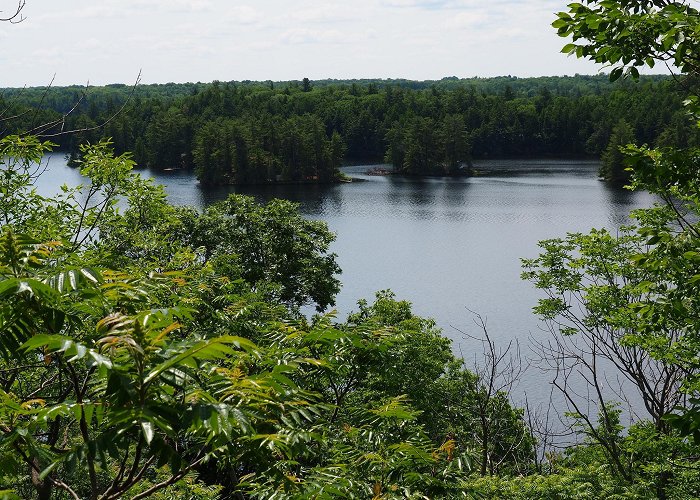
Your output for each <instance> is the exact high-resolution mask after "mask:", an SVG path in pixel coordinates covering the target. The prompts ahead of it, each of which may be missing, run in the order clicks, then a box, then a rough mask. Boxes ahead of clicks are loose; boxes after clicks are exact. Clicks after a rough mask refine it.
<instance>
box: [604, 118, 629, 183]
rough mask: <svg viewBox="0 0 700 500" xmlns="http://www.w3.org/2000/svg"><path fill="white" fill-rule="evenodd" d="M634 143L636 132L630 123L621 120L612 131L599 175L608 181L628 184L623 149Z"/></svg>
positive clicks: (627, 172)
mask: <svg viewBox="0 0 700 500" xmlns="http://www.w3.org/2000/svg"><path fill="white" fill-rule="evenodd" d="M633 142H634V131H633V130H632V127H631V126H630V124H629V123H627V122H626V121H625V120H620V121H619V122H617V125H615V127H614V128H613V130H612V134H611V135H610V141H609V142H608V146H607V147H606V148H605V151H603V154H602V155H601V157H600V159H601V163H602V164H601V166H600V171H599V173H598V175H600V177H602V178H603V179H605V180H607V181H613V182H616V183H628V182H629V180H630V175H629V171H627V170H626V166H625V164H624V159H625V156H624V154H623V152H622V148H623V147H624V146H627V145H628V144H631V143H633Z"/></svg>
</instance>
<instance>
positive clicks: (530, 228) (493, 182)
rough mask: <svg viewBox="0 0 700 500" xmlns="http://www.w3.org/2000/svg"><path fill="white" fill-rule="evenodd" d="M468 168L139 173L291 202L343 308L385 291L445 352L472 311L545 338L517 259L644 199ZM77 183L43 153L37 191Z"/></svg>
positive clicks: (500, 334) (548, 176)
mask: <svg viewBox="0 0 700 500" xmlns="http://www.w3.org/2000/svg"><path fill="white" fill-rule="evenodd" d="M475 167H476V168H477V169H478V170H479V171H480V172H481V175H480V176H478V177H473V178H470V179H442V178H435V179H424V180H418V179H408V178H401V177H394V176H391V177H372V176H367V175H364V172H365V171H366V170H367V169H368V168H369V167H368V166H353V167H346V168H345V172H346V173H347V174H349V175H351V176H353V177H355V178H357V179H358V180H360V182H353V183H351V184H340V185H334V186H276V187H268V188H245V189H244V188H228V189H219V190H207V191H205V190H203V189H201V188H200V187H199V186H198V184H197V182H196V180H195V179H194V178H193V177H192V176H191V174H189V173H184V172H172V173H150V172H148V171H145V172H144V175H150V176H152V177H154V178H155V179H156V180H157V182H159V183H162V184H164V185H165V186H166V191H167V193H168V195H169V198H170V200H171V202H172V203H175V204H181V205H185V204H186V205H194V206H198V207H202V206H204V205H206V204H208V203H212V202H214V201H216V200H220V199H222V198H225V197H226V196H227V195H228V193H232V192H240V193H244V194H250V195H254V196H255V197H256V198H258V199H259V200H261V201H264V200H268V199H271V198H274V197H279V198H287V199H290V200H293V201H296V202H299V204H300V207H301V211H302V213H303V214H304V215H305V216H306V217H309V218H313V219H321V220H324V221H326V222H327V223H328V225H329V227H330V228H331V230H332V231H334V232H335V233H336V234H337V240H336V242H335V244H334V245H333V251H334V252H336V253H337V254H338V262H339V264H340V266H341V268H342V269H343V274H342V275H341V281H342V282H343V289H342V291H341V293H340V295H339V296H338V300H337V309H338V311H339V314H340V316H341V317H344V316H345V315H346V314H347V313H348V312H349V311H351V310H353V309H354V308H355V303H356V301H357V299H360V298H367V299H371V298H372V297H373V295H374V292H375V291H377V290H381V289H386V288H390V289H392V290H393V291H394V292H395V293H396V295H397V296H398V297H399V298H401V299H406V300H409V301H411V302H412V303H413V304H414V311H415V312H416V313H417V314H420V315H423V316H429V317H433V318H435V319H436V321H437V323H438V325H439V326H440V327H442V329H443V331H444V333H445V335H447V336H448V337H450V338H452V339H453V341H454V347H455V352H457V353H460V352H461V353H463V354H464V355H465V356H471V355H472V354H473V353H474V352H475V351H476V350H477V349H480V346H479V345H476V343H475V342H474V341H470V340H468V339H465V338H464V336H463V335H462V334H461V333H460V331H465V332H468V333H470V334H473V335H476V334H478V329H477V328H476V326H475V325H474V322H473V319H474V316H473V314H472V313H471V312H470V310H471V311H475V312H477V313H479V314H481V315H482V316H483V317H485V318H487V322H488V328H489V331H490V334H491V335H492V337H493V338H494V339H495V340H496V341H497V342H501V343H505V342H508V341H509V340H510V339H513V338H518V339H523V343H526V339H527V337H528V336H529V335H530V334H532V335H534V336H538V335H544V333H540V325H539V323H538V321H537V318H535V317H534V316H533V315H532V313H531V308H532V307H533V306H534V305H535V303H536V300H537V297H538V294H537V292H536V291H535V290H534V288H533V287H532V286H531V285H530V284H529V283H527V282H523V281H521V280H520V277H519V276H520V272H521V268H520V258H523V257H525V258H530V257H535V256H536V255H537V254H538V248H537V242H538V241H539V240H542V239H546V238H554V237H559V236H563V235H565V234H566V233H567V232H576V231H587V230H589V229H590V228H592V227H607V228H610V229H613V230H614V229H616V228H618V227H619V226H620V225H622V224H625V223H627V222H629V219H628V213H629V211H630V210H631V209H634V208H638V207H645V206H650V205H651V204H652V203H653V201H654V200H653V198H652V197H651V196H650V195H648V194H646V193H631V192H629V191H625V190H621V189H615V188H612V187H610V186H608V185H606V184H605V183H603V182H600V181H598V180H597V177H596V172H597V169H598V164H597V163H596V162H587V161H570V160H565V161H564V160H542V161H532V160H527V161H515V160H507V161H495V160H492V161H482V162H477V163H476V165H475ZM79 182H81V179H80V175H79V174H78V173H77V171H76V170H73V169H70V168H68V167H66V166H65V161H64V160H63V159H62V157H61V156H60V155H53V156H52V157H51V162H50V166H49V169H48V171H47V173H46V175H45V176H44V177H43V178H42V179H41V181H40V184H39V186H38V189H39V191H40V192H43V193H46V194H49V193H51V192H53V191H55V190H56V189H57V188H58V186H59V185H61V184H63V183H67V184H69V185H70V184H77V183H79ZM536 378H537V377H534V376H531V377H526V378H525V379H524V380H523V384H522V387H521V390H523V391H526V392H529V393H533V392H538V391H539V392H542V390H543V389H542V387H538V385H541V383H542V382H541V381H539V380H536ZM546 391H547V393H548V391H549V389H546Z"/></svg>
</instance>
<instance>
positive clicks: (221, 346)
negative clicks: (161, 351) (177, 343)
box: [144, 336, 255, 384]
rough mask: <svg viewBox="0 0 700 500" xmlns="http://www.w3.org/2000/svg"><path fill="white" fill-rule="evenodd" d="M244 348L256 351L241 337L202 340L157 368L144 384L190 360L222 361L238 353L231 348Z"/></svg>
mask: <svg viewBox="0 0 700 500" xmlns="http://www.w3.org/2000/svg"><path fill="white" fill-rule="evenodd" d="M229 344H230V345H233V346H235V347H239V348H243V349H245V350H248V351H252V350H255V344H253V343H252V342H250V341H249V340H246V339H244V338H241V337H233V336H223V337H217V338H214V339H210V340H202V341H199V342H197V343H196V344H195V345H193V346H192V347H190V348H189V349H187V350H185V351H184V352H182V353H180V354H178V355H176V356H173V357H171V358H170V359H168V360H167V361H165V362H163V363H161V364H160V365H158V366H156V367H155V368H154V369H153V370H151V372H150V373H149V374H148V375H147V376H146V378H145V379H144V383H146V384H148V383H150V382H152V381H153V379H155V378H156V377H158V376H159V375H160V374H161V373H163V372H164V371H166V370H169V369H170V368H173V367H175V366H177V365H179V364H181V363H185V362H186V361H187V360H189V359H207V360H210V359H222V358H225V357H227V356H230V355H231V354H234V353H235V352H236V351H234V350H233V349H231V348H230V347H229Z"/></svg>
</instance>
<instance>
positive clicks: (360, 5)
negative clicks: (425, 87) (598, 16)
mask: <svg viewBox="0 0 700 500" xmlns="http://www.w3.org/2000/svg"><path fill="white" fill-rule="evenodd" d="M567 3H568V2H567V0H352V1H336V0H313V1H312V0H284V1H283V0H62V1H57V0H26V6H25V8H24V10H23V15H24V17H25V19H24V21H22V22H21V23H18V24H10V23H0V46H1V47H2V49H1V50H0V68H1V70H0V87H18V86H24V85H28V86H35V85H46V84H48V83H49V82H51V80H52V79H54V85H70V84H86V83H88V82H89V83H90V84H91V85H104V84H108V83H133V82H134V81H135V80H136V78H137V76H138V74H139V72H141V75H142V76H141V78H142V79H141V81H142V82H143V83H167V82H197V81H201V82H210V81H212V80H221V81H231V80H274V81H280V80H301V79H302V78H304V77H307V78H310V79H312V80H315V79H325V78H337V79H351V78H407V79H414V80H435V79H440V78H443V77H446V76H457V77H460V78H467V77H475V76H478V77H490V76H503V75H513V76H519V77H526V76H553V75H573V74H575V73H581V74H595V73H597V72H598V71H599V70H600V68H599V67H598V66H596V65H595V64H593V63H590V62H587V61H581V60H577V59H575V58H572V57H568V56H566V55H564V54H561V53H560V49H561V47H562V46H563V45H564V44H565V43H566V40H564V39H562V38H559V37H558V36H557V34H556V32H555V30H554V29H553V28H551V26H550V23H551V22H552V21H553V20H554V17H555V13H556V12H558V11H561V10H564V9H565V8H566V4H567ZM16 6H17V0H0V10H2V11H3V13H7V12H9V11H12V10H13V9H15V8H16Z"/></svg>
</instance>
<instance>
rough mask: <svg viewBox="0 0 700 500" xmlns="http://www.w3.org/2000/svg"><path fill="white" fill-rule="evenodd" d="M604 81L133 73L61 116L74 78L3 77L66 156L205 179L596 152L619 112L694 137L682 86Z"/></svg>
mask: <svg viewBox="0 0 700 500" xmlns="http://www.w3.org/2000/svg"><path fill="white" fill-rule="evenodd" d="M606 80H607V78H606V77H605V76H581V75H577V76H575V77H547V78H514V77H500V78H490V79H479V78H476V79H468V80H456V79H452V78H448V79H444V80H442V81H440V82H408V81H401V80H389V81H352V82H342V81H328V82H313V84H311V83H312V82H309V86H308V87H307V89H306V91H305V90H304V87H303V82H289V83H281V84H280V83H277V84H273V85H272V87H271V86H270V85H269V84H268V83H265V84H263V83H259V82H258V83H256V82H242V83H241V82H227V83H223V82H213V83H210V84H182V85H181V86H180V87H178V86H177V85H162V86H152V85H139V86H137V87H136V88H135V89H133V96H131V100H130V101H128V102H125V101H126V99H127V97H129V95H130V94H129V92H130V91H131V89H129V88H122V87H102V88H99V87H98V88H94V89H92V90H91V92H90V93H89V94H88V95H87V96H86V97H85V100H84V101H82V102H81V103H80V105H79V106H78V107H77V109H76V110H75V111H73V112H72V113H70V114H69V115H68V116H61V115H58V116H57V113H65V112H67V111H68V110H70V109H71V107H72V106H73V105H74V104H75V102H77V100H78V99H79V97H80V93H81V92H80V89H77V88H71V87H64V88H55V89H51V91H50V92H46V89H24V90H23V91H22V92H21V93H19V95H18V93H17V92H16V91H15V90H13V89H8V90H6V95H8V96H11V97H12V99H13V101H12V102H15V103H16V106H18V107H19V108H21V109H17V110H16V113H15V114H16V115H17V116H18V117H19V118H17V119H16V120H14V121H10V122H8V125H7V128H8V130H9V131H18V132H24V131H26V130H29V129H31V128H32V125H31V124H30V123H24V122H23V119H22V117H23V116H25V117H26V116H34V114H35V113H48V116H47V119H46V121H47V122H51V123H53V124H54V125H55V124H65V128H66V129H79V130H82V131H81V132H79V133H77V134H75V135H71V136H70V137H65V138H64V137H62V136H60V135H59V136H58V137H57V138H56V141H57V142H59V147H60V149H61V150H64V151H66V152H67V153H68V154H69V155H70V156H71V158H79V157H80V150H79V145H80V144H83V143H86V142H90V143H93V144H94V143H97V142H98V141H99V140H100V138H102V137H110V138H111V139H112V141H113V143H114V147H115V150H116V151H117V153H118V154H119V153H122V152H125V151H133V152H134V158H135V159H136V160H137V161H138V162H139V164H141V165H142V166H149V167H151V168H155V169H178V168H194V169H195V170H196V172H197V175H198V177H199V179H200V182H202V183H203V184H206V185H222V184H231V183H233V184H257V183H269V182H333V181H335V180H336V178H337V167H338V166H339V165H340V164H341V162H342V160H343V159H344V158H347V159H350V160H357V161H374V162H376V161H381V159H382V158H386V159H387V160H388V161H390V162H391V163H392V164H393V165H394V167H395V169H396V170H397V171H399V172H404V173H409V174H412V175H468V174H469V173H470V171H469V164H470V160H471V159H472V158H494V157H495V158H498V157H510V156H518V157H543V156H558V157H560V156H573V157H581V156H587V155H600V154H601V153H602V152H603V151H604V150H605V148H606V147H607V145H608V144H609V142H610V137H611V134H612V130H613V128H614V126H615V124H616V123H618V121H619V120H620V119H621V118H622V119H625V120H626V121H627V122H628V123H630V124H631V125H632V126H633V128H634V134H635V136H636V138H637V139H638V140H639V141H640V143H647V144H655V145H661V144H663V145H665V146H686V145H697V144H698V132H697V131H696V130H694V129H693V128H692V127H691V126H690V124H689V123H688V121H687V120H686V119H685V114H684V111H683V107H682V98H681V97H680V94H679V91H682V85H679V84H678V83H677V82H675V81H672V80H670V79H664V78H662V77H658V76H655V77H641V78H640V82H639V83H638V84H635V83H631V82H620V83H617V84H611V83H609V82H607V81H606ZM45 94H46V95H45ZM122 104H124V105H125V107H124V109H120V107H119V106H121V105H122ZM27 106H33V107H35V108H43V107H46V108H50V109H38V110H32V113H27V112H26V111H27V110H28V109H31V108H28V107H27ZM117 110H119V113H118V114H116V115H115V113H116V112H117ZM23 111H25V112H23ZM102 123H104V124H105V125H104V127H100V126H99V125H100V124H102ZM58 132H60V131H59V130H54V129H52V128H51V127H49V130H47V131H45V133H58Z"/></svg>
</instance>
